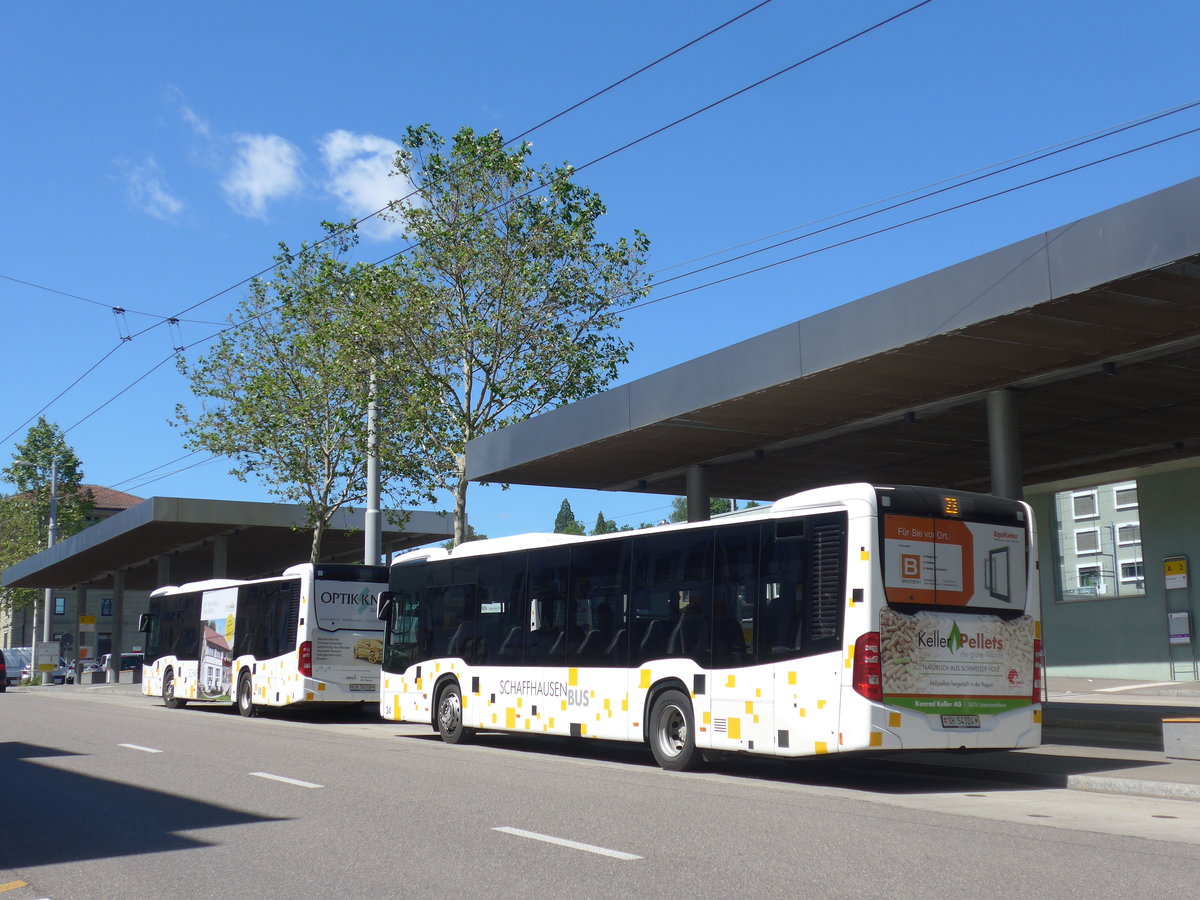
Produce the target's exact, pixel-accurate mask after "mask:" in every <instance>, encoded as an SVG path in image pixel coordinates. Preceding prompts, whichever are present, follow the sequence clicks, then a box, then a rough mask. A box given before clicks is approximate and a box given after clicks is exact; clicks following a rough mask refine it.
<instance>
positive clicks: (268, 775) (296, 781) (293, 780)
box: [250, 772, 325, 788]
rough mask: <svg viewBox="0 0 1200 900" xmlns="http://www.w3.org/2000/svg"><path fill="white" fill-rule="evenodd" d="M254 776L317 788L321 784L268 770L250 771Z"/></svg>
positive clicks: (297, 785)
mask: <svg viewBox="0 0 1200 900" xmlns="http://www.w3.org/2000/svg"><path fill="white" fill-rule="evenodd" d="M250 774H251V775H253V776H254V777H255V778H268V779H270V780H271V781H282V782H283V783H284V784H294V785H296V787H305V788H319V787H325V785H323V784H313V783H312V782H311V781H300V780H299V779H297V778H284V777H283V776H282V775H272V774H271V773H270V772H251V773H250Z"/></svg>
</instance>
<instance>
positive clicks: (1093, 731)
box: [34, 676, 1200, 801]
mask: <svg viewBox="0 0 1200 900" xmlns="http://www.w3.org/2000/svg"><path fill="white" fill-rule="evenodd" d="M67 689H69V690H82V691H87V690H94V691H105V692H114V693H123V694H141V690H142V686H141V685H140V684H131V683H128V682H125V683H121V684H97V685H87V684H83V685H79V686H77V687H76V686H74V685H68V686H67ZM34 690H63V687H62V686H61V685H60V686H55V687H49V688H34ZM1046 696H1047V701H1046V705H1045V707H1044V713H1043V719H1042V745H1041V746H1040V747H1036V748H1033V749H1030V750H980V751H971V752H966V753H964V752H962V751H925V750H913V751H904V752H900V753H887V754H878V755H874V754H873V755H871V757H870V759H871V760H874V761H876V762H886V764H887V765H889V766H893V767H896V768H903V769H905V770H907V771H920V770H926V771H929V772H930V773H933V772H935V771H936V772H937V773H938V774H941V775H945V774H946V771H947V770H953V771H954V772H956V773H957V774H959V775H961V776H962V777H964V778H971V779H979V780H983V781H1001V782H1007V783H1015V784H1025V785H1030V786H1036V787H1053V788H1066V789H1069V790H1078V791H1097V792H1101V793H1113V794H1131V795H1135V796H1141V797H1164V798H1168V799H1174V800H1197V801H1200V760H1187V759H1169V758H1168V757H1167V756H1166V755H1165V754H1164V753H1163V741H1162V720H1163V719H1173V718H1189V717H1200V681H1182V682H1177V681H1170V682H1141V681H1126V680H1116V679H1100V678H1096V679H1092V678H1064V677H1054V676H1051V677H1050V678H1049V679H1048V680H1047V695H1046Z"/></svg>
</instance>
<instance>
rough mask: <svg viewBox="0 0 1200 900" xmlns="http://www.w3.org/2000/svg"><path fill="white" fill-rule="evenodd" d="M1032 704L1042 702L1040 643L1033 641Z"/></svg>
mask: <svg viewBox="0 0 1200 900" xmlns="http://www.w3.org/2000/svg"><path fill="white" fill-rule="evenodd" d="M1031 699H1032V700H1033V702H1034V703H1041V702H1042V642H1041V640H1040V639H1037V638H1035V639H1034V641H1033V697H1032V698H1031Z"/></svg>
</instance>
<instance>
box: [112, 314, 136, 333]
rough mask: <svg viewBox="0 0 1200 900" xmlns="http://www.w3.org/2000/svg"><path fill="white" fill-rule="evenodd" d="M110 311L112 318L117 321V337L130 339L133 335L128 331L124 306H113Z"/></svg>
mask: <svg viewBox="0 0 1200 900" xmlns="http://www.w3.org/2000/svg"><path fill="white" fill-rule="evenodd" d="M112 311H113V318H114V319H115V320H116V323H117V337H119V338H120V339H121V340H122V341H132V340H133V335H131V334H130V333H129V320H128V319H126V318H125V307H123V306H114V307H113V308H112Z"/></svg>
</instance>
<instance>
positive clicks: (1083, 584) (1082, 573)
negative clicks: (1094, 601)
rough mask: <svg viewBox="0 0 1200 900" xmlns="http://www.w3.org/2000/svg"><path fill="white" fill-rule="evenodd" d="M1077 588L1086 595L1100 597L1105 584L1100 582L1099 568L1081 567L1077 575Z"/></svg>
mask: <svg viewBox="0 0 1200 900" xmlns="http://www.w3.org/2000/svg"><path fill="white" fill-rule="evenodd" d="M1075 581H1076V586H1077V587H1078V589H1079V590H1080V592H1081V593H1083V594H1084V595H1086V594H1088V593H1090V594H1091V595H1092V596H1093V597H1097V596H1099V595H1100V591H1101V590H1103V588H1104V584H1103V582H1102V581H1101V580H1100V567H1099V566H1080V567H1079V568H1078V569H1077V570H1076V575H1075Z"/></svg>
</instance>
